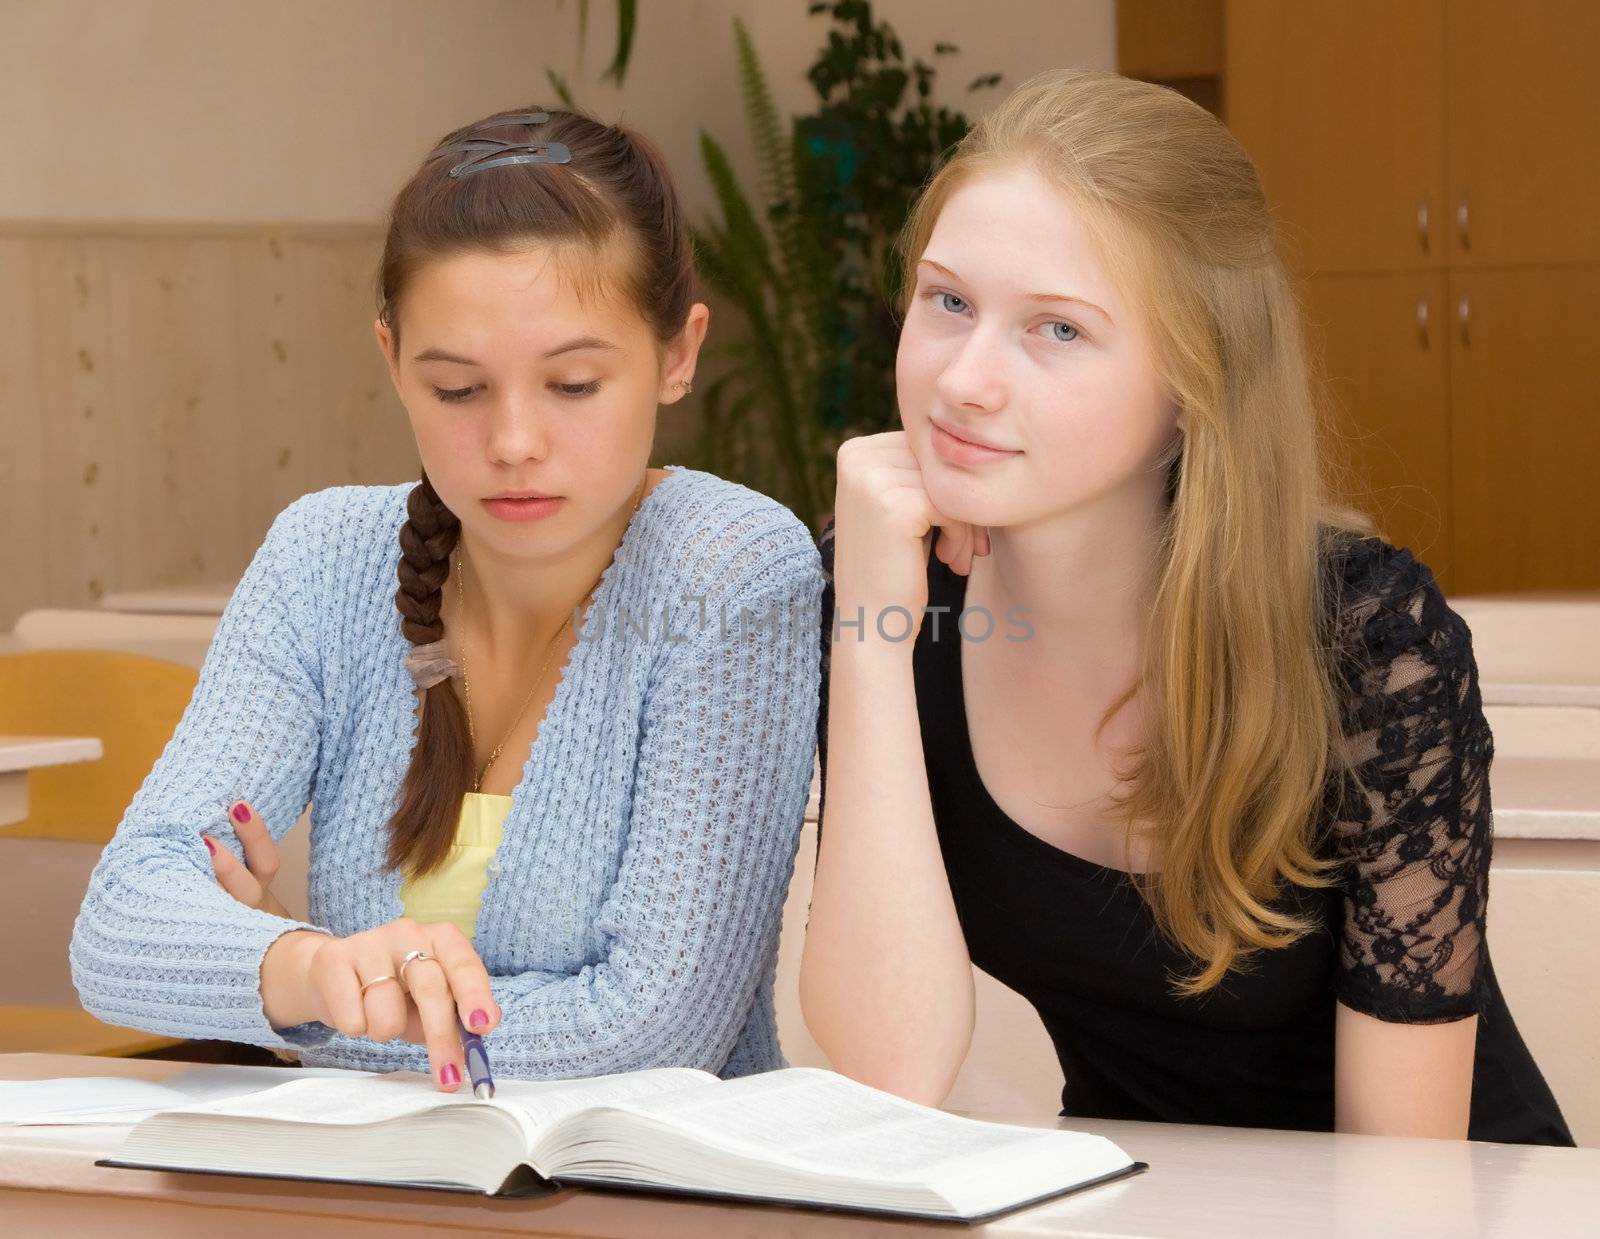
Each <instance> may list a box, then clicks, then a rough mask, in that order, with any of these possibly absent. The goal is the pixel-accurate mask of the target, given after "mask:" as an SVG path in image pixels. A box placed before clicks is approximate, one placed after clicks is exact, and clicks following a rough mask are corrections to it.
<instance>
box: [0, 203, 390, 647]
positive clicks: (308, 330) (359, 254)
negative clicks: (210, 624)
mask: <svg viewBox="0 0 1600 1239" xmlns="http://www.w3.org/2000/svg"><path fill="white" fill-rule="evenodd" d="M379 243H380V238H379V235H378V233H377V231H376V230H375V229H370V228H354V229H353V228H316V227H301V228H284V229H277V228H272V227H260V228H218V227H214V226H209V227H208V226H196V227H194V228H182V227H178V226H174V225H164V226H158V227H143V226H116V225H100V226H96V225H76V226H66V225H40V226H31V225H20V224H8V225H0V321H4V322H5V324H6V330H5V331H3V332H0V431H3V433H4V448H3V450H0V529H3V530H4V532H5V537H4V539H3V540H0V580H4V581H5V582H6V588H5V589H4V591H3V592H0V628H9V627H10V625H11V624H12V623H13V622H14V621H15V619H16V617H17V615H19V614H20V613H21V612H22V611H24V610H27V609H31V608H34V607H42V606H54V607H81V606H92V605H94V603H95V602H96V600H97V599H98V598H100V597H101V596H102V595H103V594H105V593H107V592H110V591H113V590H121V589H135V588H139V587H142V586H149V585H160V584H176V583H181V582H186V581H196V580H208V579H210V580H221V579H228V578H231V577H234V576H236V575H237V574H238V573H239V572H241V571H242V570H243V568H244V566H245V564H246V563H247V562H248V561H249V558H250V555H251V554H252V553H253V551H254V550H255V548H256V547H257V546H258V545H259V544H260V541H261V539H262V537H263V536H264V534H265V533H266V529H267V526H268V524H270V522H271V519H272V517H273V515H274V514H275V513H277V512H278V511H279V510H280V509H282V508H283V507H284V506H285V505H286V504H287V503H289V502H290V501H291V500H293V499H294V498H296V497H297V496H299V495H302V494H305V493H306V492H308V491H312V490H317V489H320V488H322V487H325V486H331V485H337V484H341V483H348V482H361V483H375V482H376V483H382V482H398V481H403V480H405V479H407V478H410V477H414V476H416V470H417V461H416V451H415V446H414V444H413V441H412V437H411V432H410V429H409V426H408V425H407V423H406V420H405V414H404V411H403V410H402V409H401V407H400V405H399V402H398V401H397V400H396V399H395V397H394V394H393V392H392V390H391V389H390V386H389V382H388V377H387V374H386V373H385V370H384V367H383V364H382V359H381V357H380V356H379V354H378V352H377V349H376V347H375V345H374V344H373V341H372V330H371V323H372V318H373V297H372V291H371V280H372V272H373V270H374V269H375V265H376V262H377V251H378V246H379Z"/></svg>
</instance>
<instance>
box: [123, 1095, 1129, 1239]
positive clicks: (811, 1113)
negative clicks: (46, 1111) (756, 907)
mask: <svg viewBox="0 0 1600 1239" xmlns="http://www.w3.org/2000/svg"><path fill="white" fill-rule="evenodd" d="M101 1164H104V1165H112V1166H130V1167H137V1168H143V1169H151V1170H189V1171H211V1172H216V1173H224V1174H247V1175H264V1176H269V1177H280V1178H298V1179H331V1180H337V1181H342V1182H359V1183H381V1184H390V1185H397V1186H408V1187H434V1188H444V1189H453V1190H457V1191H472V1190H476V1191H479V1192H484V1193H488V1194H497V1195H529V1194H537V1193H540V1192H544V1191H550V1190H552V1189H556V1188H566V1187H574V1186H587V1187H598V1188H609V1189H625V1190H633V1191H647V1192H663V1193H670V1194H688V1195H694V1196H717V1197H732V1198H737V1199H742V1200H749V1201H765V1202H772V1203H785V1204H793V1205H806V1206H813V1207H820V1208H831V1209H845V1210H851V1211H865V1212H885V1213H894V1214H907V1215H914V1216H919V1217H926V1218H944V1219H950V1220H959V1221H968V1222H974V1221H980V1220H983V1219H985V1218H989V1217H993V1216H995V1215H997V1214H1000V1213H1004V1212H1007V1211H1009V1210H1011V1209H1015V1208H1019V1207H1021V1206H1023V1205H1026V1204H1032V1203H1034V1202H1036V1201H1039V1200H1044V1199H1046V1198H1048V1197H1051V1196H1059V1195H1062V1194H1064V1193H1066V1192H1070V1191H1073V1190H1075V1189H1077V1188H1080V1187H1087V1186H1089V1185H1090V1184H1093V1183H1101V1182H1105V1181H1106V1180H1108V1179H1114V1178H1120V1177H1121V1176H1123V1175H1127V1174H1132V1173H1135V1172H1136V1171H1139V1170H1143V1169H1145V1167H1144V1165H1143V1163H1139V1162H1134V1161H1133V1160H1132V1159H1131V1158H1129V1157H1128V1155H1127V1154H1126V1153H1124V1152H1123V1151H1122V1150H1121V1149H1120V1148H1118V1147H1117V1146H1116V1145H1115V1144H1113V1143H1112V1142H1111V1141H1109V1140H1107V1139H1105V1138H1104V1137H1101V1136H1092V1135H1086V1134H1084V1133H1081V1132H1070V1131H1056V1130H1052V1129H1048V1128H1031V1127H1011V1126H1006V1125H1003V1124H999V1123H984V1122H978V1121H976V1120H973V1119H964V1118H959V1117H957V1116H955V1115H951V1114H945V1113H943V1112H942V1111H939V1110H934V1109H930V1108H928V1107H926V1106H919V1105H916V1104H914V1103H912V1102H909V1101H903V1100H901V1099H900V1098H898V1097H894V1096H892V1095H890V1094H888V1093H883V1092H879V1091H878V1090H877V1089H872V1088H868V1087H867V1086H865V1085H862V1084H857V1083H855V1082H854V1081H852V1080H848V1079H846V1078H845V1077H843V1076H840V1075H836V1074H835V1073H833V1072H830V1071H818V1070H812V1069H808V1068H791V1069H788V1070H784V1071H771V1072H766V1073H764V1074H761V1075H753V1076H745V1077H742V1078H739V1079H734V1080H727V1081H723V1080H719V1079H718V1078H717V1077H716V1076H714V1075H711V1074H709V1073H707V1072H703V1071H692V1070H684V1069H676V1068H673V1069H663V1070H658V1071H637V1072H630V1073H626V1074H622V1075H612V1076H599V1077H596V1078H594V1079H589V1080H567V1081H553V1082H550V1083H526V1082H521V1081H512V1080H506V1081H500V1082H498V1083H497V1085H496V1090H495V1097H494V1100H492V1101H479V1100H476V1099H474V1098H472V1097H471V1096H469V1095H462V1096H459V1097H458V1096H454V1095H450V1094H444V1093H440V1092H438V1091H437V1090H436V1089H435V1088H434V1087H433V1085H432V1083H431V1082H430V1081H429V1079H428V1077H426V1076H424V1075H418V1074H416V1073H413V1072H395V1073H392V1074H388V1075H375V1076H370V1077H367V1078H364V1079H351V1080H334V1079H308V1080H294V1081H292V1082H290V1083H288V1084H280V1085H279V1086H278V1087H276V1088H271V1089H267V1090H266V1091H265V1092H260V1093H255V1094H253V1095H251V1096H247V1097H234V1098H225V1099H222V1100H218V1101H209V1102H204V1103H202V1104H199V1105H191V1106H183V1107H180V1108H177V1109H172V1110H166V1111H163V1112H161V1113H159V1114H156V1115H152V1116H151V1117H149V1118H147V1119H144V1120H143V1121H142V1122H140V1123H138V1124H137V1125H136V1126H135V1127H134V1128H133V1129H132V1131H130V1132H129V1134H128V1138H127V1141H126V1143H125V1144H124V1145H123V1146H122V1148H121V1149H120V1150H118V1152H117V1154H116V1155H115V1157H113V1158H110V1159H107V1160H106V1161H105V1162H103V1163H101Z"/></svg>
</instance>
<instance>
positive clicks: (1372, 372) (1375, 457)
mask: <svg viewBox="0 0 1600 1239" xmlns="http://www.w3.org/2000/svg"><path fill="white" fill-rule="evenodd" d="M1299 292H1300V296H1301V302H1302V305H1303V307H1304V313H1305V319H1306V330H1307V337H1308V341H1309V343H1310V346H1311V349H1312V352H1313V355H1314V356H1315V357H1316V358H1317V364H1318V367H1319V370H1320V373H1321V376H1322V378H1323V380H1324V382H1325V385H1326V391H1327V394H1328V396H1329V398H1330V400H1331V402H1332V404H1333V406H1334V408H1333V417H1332V419H1331V420H1332V426H1331V429H1332V430H1333V432H1334V434H1333V436H1332V438H1333V442H1332V443H1331V445H1330V446H1331V447H1332V448H1333V450H1334V453H1335V459H1336V460H1337V461H1339V462H1340V463H1342V464H1344V465H1346V467H1347V468H1348V471H1349V485H1348V486H1347V487H1346V489H1345V497H1346V498H1347V499H1348V500H1349V501H1350V502H1351V503H1353V504H1355V505H1356V506H1357V507H1359V508H1361V509H1362V510H1363V511H1365V512H1368V513H1369V514H1371V515H1372V516H1373V518H1374V519H1375V520H1376V521H1377V522H1378V527H1379V530H1380V531H1381V532H1382V534H1383V535H1384V537H1386V538H1387V539H1388V540H1389V541H1391V542H1393V543H1394V544H1395V545H1397V546H1404V547H1409V548H1410V550H1411V552H1412V553H1413V554H1414V555H1415V556H1416V557H1417V558H1418V559H1420V560H1422V561H1423V562H1424V563H1426V564H1427V565H1428V567H1430V568H1431V569H1433V573H1434V575H1435V577H1437V578H1438V580H1439V582H1440V585H1441V587H1443V588H1444V589H1445V590H1447V591H1448V590H1449V589H1450V588H1451V584H1452V581H1453V564H1454V556H1453V554H1452V547H1451V539H1450V524H1449V515H1450V510H1451V503H1450V482H1451V479H1450V401H1449V377H1448V367H1449V357H1450V341H1449V338H1448V332H1449V322H1448V315H1447V312H1446V301H1447V298H1448V285H1447V279H1446V277H1445V275H1444V274H1442V273H1433V272H1424V271H1419V272H1416V273H1414V274H1409V275H1316V276H1309V277H1306V278H1305V279H1303V280H1301V281H1300V284H1299Z"/></svg>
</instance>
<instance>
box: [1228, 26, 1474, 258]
mask: <svg viewBox="0 0 1600 1239" xmlns="http://www.w3.org/2000/svg"><path fill="white" fill-rule="evenodd" d="M1226 47H1227V51H1226V56H1227V67H1226V71H1225V74H1224V77H1223V84H1222V106H1223V117H1224V119H1225V120H1226V121H1227V123H1228V127H1229V128H1230V129H1232V130H1233V132H1234V134H1235V136H1237V137H1238V139H1239V140H1240V141H1241V142H1242V143H1244V147H1245V149H1246V150H1247V151H1249V152H1250V157H1251V158H1252V159H1253V160H1254V161H1255V164H1256V167H1257V168H1258V169H1259V170H1260V173H1261V180H1262V184H1263V186H1264V187H1265V188H1266V191H1267V201H1268V202H1269V203H1271V205H1272V210H1273V214H1274V216H1276V217H1277V219H1278V220H1279V222H1280V225H1281V227H1282V229H1283V239H1284V256H1285V258H1287V259H1288V261H1289V265H1290V267H1291V268H1292V269H1293V270H1295V271H1412V270H1426V269H1430V268H1438V267H1442V266H1443V265H1444V261H1445V254H1444V243H1445V240H1446V234H1445V228H1444V223H1443V208H1444V203H1445V200H1446V198H1445V133H1444V90H1443V84H1444V0H1407V3H1405V4H1395V3H1393V0H1344V2H1342V3H1339V4H1317V5H1307V4H1304V3H1300V2H1299V0H1246V2H1245V3H1233V4H1230V5H1229V6H1228V20H1227V44H1226Z"/></svg>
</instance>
